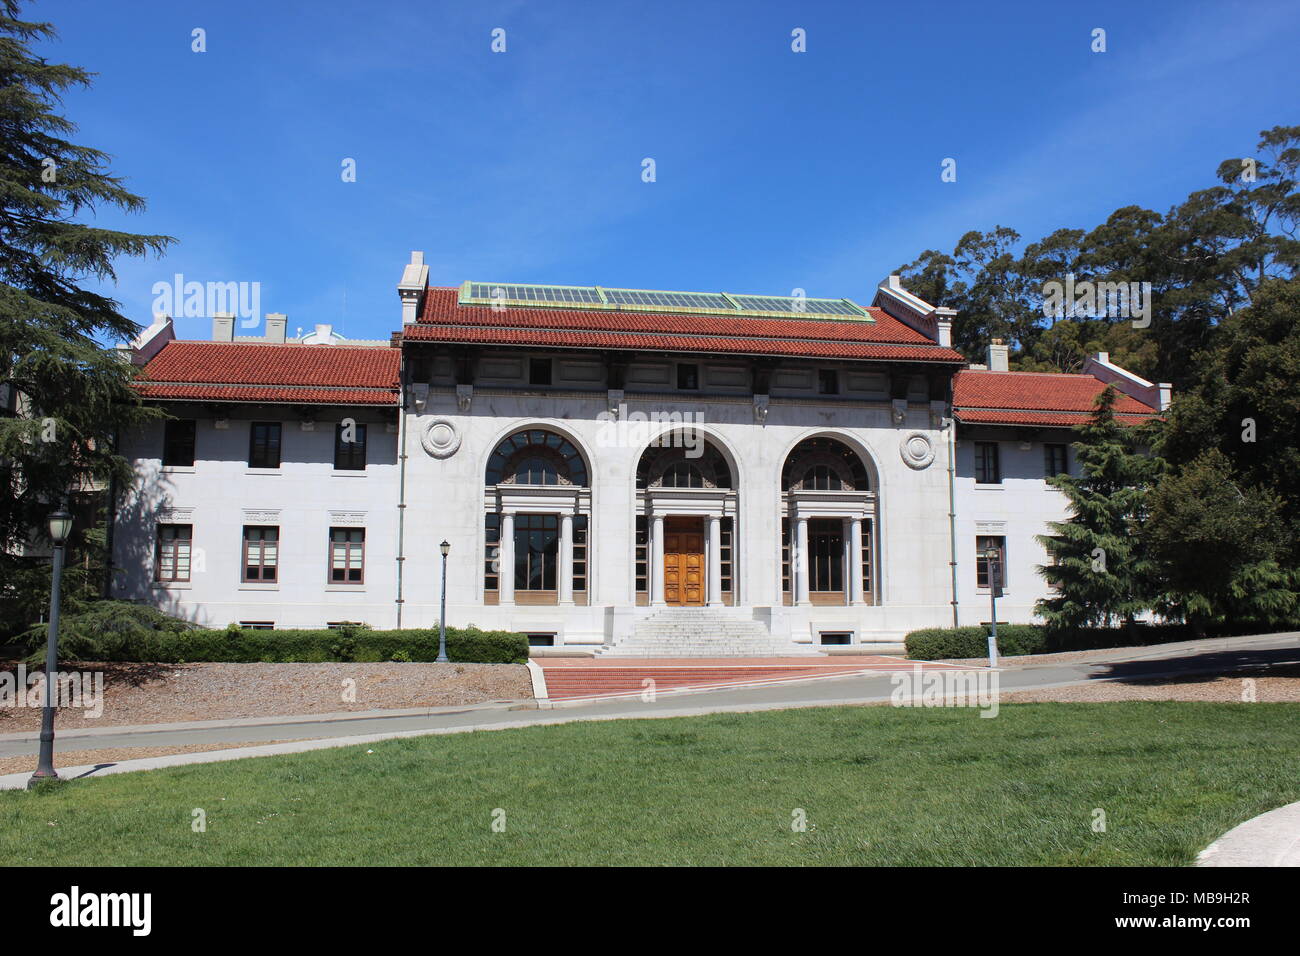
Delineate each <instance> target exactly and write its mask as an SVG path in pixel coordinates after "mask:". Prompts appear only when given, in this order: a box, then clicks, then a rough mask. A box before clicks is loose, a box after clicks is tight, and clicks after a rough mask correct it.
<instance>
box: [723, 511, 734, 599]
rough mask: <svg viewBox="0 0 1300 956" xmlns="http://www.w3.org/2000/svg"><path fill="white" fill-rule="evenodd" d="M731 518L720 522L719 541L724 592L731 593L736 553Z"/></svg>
mask: <svg viewBox="0 0 1300 956" xmlns="http://www.w3.org/2000/svg"><path fill="white" fill-rule="evenodd" d="M732 520H733V519H731V518H723V519H722V521H721V522H720V524H721V526H722V527H721V531H722V540H721V541H720V542H719V548H720V550H721V552H722V593H723V594H730V593H731V592H732V583H731V582H732V579H733V578H734V574H733V573H732V567H733V565H732V555H733V554H734V553H735V552H734V549H733V548H732V542H733V541H734V540H735V536H734V535H733V534H732Z"/></svg>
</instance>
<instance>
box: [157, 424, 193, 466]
mask: <svg viewBox="0 0 1300 956" xmlns="http://www.w3.org/2000/svg"><path fill="white" fill-rule="evenodd" d="M162 463H163V467H164V468H190V467H193V465H194V419H192V418H189V419H181V418H178V419H172V420H170V421H166V422H164V423H163V457H162Z"/></svg>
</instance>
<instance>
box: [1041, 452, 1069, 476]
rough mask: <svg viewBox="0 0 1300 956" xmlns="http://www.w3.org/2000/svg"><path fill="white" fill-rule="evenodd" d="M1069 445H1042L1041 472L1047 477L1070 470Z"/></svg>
mask: <svg viewBox="0 0 1300 956" xmlns="http://www.w3.org/2000/svg"><path fill="white" fill-rule="evenodd" d="M1069 447H1070V446H1069V445H1044V446H1043V473H1044V475H1046V477H1048V478H1054V477H1056V476H1057V475H1063V474H1065V473H1066V472H1068V471H1069V470H1070V458H1069V452H1068V450H1067V449H1068V448H1069Z"/></svg>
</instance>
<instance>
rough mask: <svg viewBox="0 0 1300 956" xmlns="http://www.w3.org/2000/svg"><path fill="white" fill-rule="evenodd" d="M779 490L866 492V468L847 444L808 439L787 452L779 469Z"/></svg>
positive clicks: (868, 487) (825, 439) (868, 489)
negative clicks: (783, 465) (787, 455)
mask: <svg viewBox="0 0 1300 956" xmlns="http://www.w3.org/2000/svg"><path fill="white" fill-rule="evenodd" d="M781 490H782V491H870V490H871V483H870V481H869V480H868V479H867V469H866V466H865V465H863V464H862V459H861V457H859V456H858V453H857V452H855V451H854V450H853V449H852V448H850V447H849V446H848V445H846V444H844V443H843V442H840V441H836V440H835V439H833V438H809V439H806V440H804V441H801V442H800V443H799V444H798V445H796V446H795V448H794V450H793V451H792V452H790V456H789V457H788V458H786V460H785V467H784V468H783V469H781Z"/></svg>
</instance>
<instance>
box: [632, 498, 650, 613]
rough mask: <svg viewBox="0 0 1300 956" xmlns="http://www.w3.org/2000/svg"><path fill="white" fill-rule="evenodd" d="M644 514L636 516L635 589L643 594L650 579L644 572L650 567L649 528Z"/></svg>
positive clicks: (648, 588) (648, 587)
mask: <svg viewBox="0 0 1300 956" xmlns="http://www.w3.org/2000/svg"><path fill="white" fill-rule="evenodd" d="M649 524H650V523H649V521H648V519H647V518H646V516H645V515H637V516H636V556H635V557H636V590H637V593H638V594H645V593H646V592H647V591H649V590H650V579H649V575H648V574H647V573H646V572H647V570H648V569H649V567H650V530H649Z"/></svg>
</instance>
